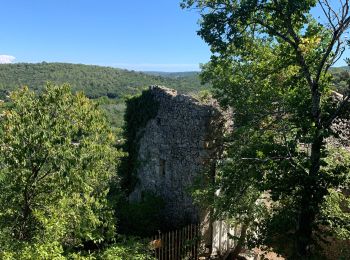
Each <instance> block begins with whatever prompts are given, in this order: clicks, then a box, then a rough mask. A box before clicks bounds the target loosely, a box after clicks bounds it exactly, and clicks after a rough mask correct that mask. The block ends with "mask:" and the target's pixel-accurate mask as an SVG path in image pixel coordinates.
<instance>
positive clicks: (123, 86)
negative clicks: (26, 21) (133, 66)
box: [0, 62, 203, 98]
mask: <svg viewBox="0 0 350 260" xmlns="http://www.w3.org/2000/svg"><path fill="white" fill-rule="evenodd" d="M47 81H50V82H53V83H55V84H63V83H69V84H70V85H71V86H72V89H73V91H83V92H84V94H85V95H86V96H87V97H89V98H98V97H103V96H106V97H109V98H122V97H124V96H126V95H133V94H137V93H140V91H141V90H142V89H143V88H144V87H148V86H150V85H163V86H168V87H171V88H174V89H176V90H178V91H180V92H191V91H194V92H196V91H198V90H199V89H201V88H203V87H202V86H201V84H200V82H199V79H198V75H197V74H194V76H193V77H186V76H181V77H176V78H173V77H161V76H154V75H149V74H145V73H142V72H136V71H128V70H123V69H117V68H111V67H100V66H92V65H82V64H69V63H46V62H43V63H37V64H31V63H16V64H0V90H2V91H4V90H5V91H11V90H15V89H18V87H21V86H23V85H26V86H29V88H30V89H33V90H41V89H43V88H44V87H45V85H46V82H47ZM0 98H1V97H0Z"/></svg>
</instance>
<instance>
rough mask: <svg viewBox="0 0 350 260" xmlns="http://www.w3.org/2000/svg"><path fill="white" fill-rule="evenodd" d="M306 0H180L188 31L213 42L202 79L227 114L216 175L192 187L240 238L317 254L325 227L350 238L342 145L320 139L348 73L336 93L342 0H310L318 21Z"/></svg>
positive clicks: (342, 104) (339, 107)
mask: <svg viewBox="0 0 350 260" xmlns="http://www.w3.org/2000/svg"><path fill="white" fill-rule="evenodd" d="M316 3H317V1H315V0H307V1H305V0H302V1H297V0H293V1H291V0H277V1H270V0H262V1H255V0H243V1H238V0H237V1H236V0H229V1H216V0H213V1H211V0H209V1H208V0H203V1H202V0H185V1H183V7H196V8H198V10H199V11H200V13H201V16H202V19H201V22H200V24H201V28H200V30H199V32H198V33H199V35H200V36H201V37H202V38H203V39H204V40H205V41H206V42H207V43H208V44H209V45H210V46H211V50H212V51H213V55H212V57H211V61H210V62H209V63H208V64H206V65H205V66H204V67H203V74H202V75H203V79H204V80H205V81H207V82H210V83H211V84H212V85H213V87H214V91H215V95H216V96H217V97H218V99H219V100H220V101H221V103H222V104H223V105H225V106H229V107H233V110H234V122H235V131H234V132H233V133H232V136H230V137H231V138H230V139H229V143H228V149H227V151H226V152H227V157H228V158H227V159H226V160H224V161H223V162H222V165H220V167H219V170H218V176H217V179H216V183H215V184H214V185H213V186H212V187H211V186H210V187H208V189H207V190H206V191H205V190H203V189H201V190H198V191H197V193H199V195H200V196H202V197H204V198H206V199H207V201H209V203H210V206H212V207H213V208H214V210H215V211H216V213H217V214H218V215H221V217H222V216H224V217H230V218H232V219H233V220H234V221H236V222H238V223H241V224H242V225H243V227H245V229H244V230H245V231H247V232H248V233H246V234H242V235H244V236H245V235H249V234H250V236H247V238H244V240H245V241H246V242H247V243H248V242H250V243H252V244H250V246H272V247H274V249H275V250H276V251H277V252H279V253H282V254H283V255H284V256H285V257H287V258H291V259H310V258H311V257H316V259H317V258H319V257H321V256H320V255H318V256H317V255H316V254H321V253H322V252H321V251H320V250H318V249H316V248H317V246H318V245H320V244H321V243H322V242H323V241H324V240H325V239H328V238H329V236H330V235H333V236H336V237H338V238H339V239H349V238H350V237H349V234H350V233H349V231H350V228H349V225H348V220H349V212H350V211H349V206H350V205H349V200H348V199H347V197H346V196H345V195H344V194H343V192H345V191H346V189H348V188H349V179H350V178H349V177H350V172H349V167H350V164H349V162H350V161H349V158H350V154H349V151H348V150H346V149H345V148H343V147H339V146H336V147H335V146H333V145H331V144H330V142H329V140H330V139H337V138H338V137H339V135H338V134H339V133H338V132H337V131H335V130H334V128H333V127H332V124H333V123H334V122H336V121H337V120H343V119H345V118H346V117H347V116H348V115H349V109H350V104H349V92H350V89H349V82H346V84H344V88H343V89H342V92H343V93H344V96H343V97H339V96H338V95H335V94H334V93H333V92H332V89H333V82H332V76H331V75H330V73H329V69H330V67H331V66H332V65H333V64H334V62H335V61H336V60H337V59H338V58H339V57H340V56H341V54H342V50H343V49H344V48H345V46H344V43H345V41H344V38H343V33H344V31H346V30H347V29H348V27H349V23H350V16H349V8H348V4H349V3H348V1H344V2H343V6H342V7H343V9H342V10H341V12H340V13H339V14H338V16H337V18H338V20H337V19H336V18H334V16H333V14H334V13H335V12H336V11H337V10H338V7H334V8H333V9H332V5H330V4H329V2H328V1H318V3H319V4H321V5H322V6H321V7H320V8H321V10H322V8H324V10H325V16H326V19H328V20H327V22H328V24H327V25H322V24H320V23H319V22H318V21H316V20H315V19H314V18H312V17H311V15H310V14H309V13H310V9H311V8H313V7H314V6H315V5H316ZM327 10H329V11H327ZM217 190H219V191H220V192H216V194H217V195H216V196H214V198H212V199H210V195H213V194H214V192H215V191H217ZM335 194H336V195H335ZM343 195H344V196H345V197H344V196H343ZM208 197H209V199H208ZM330 202H331V204H332V206H330V205H329V203H330ZM249 230H250V232H249ZM247 243H246V245H247ZM248 245H249V243H248Z"/></svg>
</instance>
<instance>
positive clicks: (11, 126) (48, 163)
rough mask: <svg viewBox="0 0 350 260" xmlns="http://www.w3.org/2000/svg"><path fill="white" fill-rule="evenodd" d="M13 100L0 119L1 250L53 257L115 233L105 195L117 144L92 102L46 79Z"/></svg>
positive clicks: (23, 255) (1, 254) (2, 254)
mask: <svg viewBox="0 0 350 260" xmlns="http://www.w3.org/2000/svg"><path fill="white" fill-rule="evenodd" d="M10 101H11V105H10V107H5V108H4V110H3V111H2V115H1V121H0V128H1V130H0V133H1V137H0V158H1V160H0V190H1V193H0V257H1V258H6V255H7V256H10V255H11V254H13V257H14V258H16V259H26V255H28V257H27V258H31V257H32V258H36V259H49V258H50V259H53V258H55V257H56V256H57V257H58V258H59V256H60V254H61V253H62V252H63V249H65V250H69V249H70V248H76V247H79V246H82V245H84V243H87V242H89V243H91V242H93V243H101V242H103V241H106V240H108V239H112V238H113V236H114V221H113V212H112V211H111V209H110V208H109V207H108V205H107V200H106V195H107V193H108V190H109V184H110V181H111V179H112V177H113V176H114V175H115V169H116V163H117V162H118V156H119V152H118V151H117V150H116V149H115V148H114V136H113V134H112V132H111V130H110V128H109V126H108V124H107V122H106V119H105V117H104V116H103V114H102V113H101V111H100V110H99V109H98V108H97V105H96V104H94V103H92V102H91V101H89V100H88V99H87V98H86V97H85V96H84V95H83V94H82V93H77V94H74V95H73V94H72V93H71V89H70V87H69V86H68V85H62V86H53V85H50V84H49V85H47V87H46V88H45V89H44V90H43V91H42V93H41V94H40V95H37V94H35V93H34V92H32V91H29V90H28V88H23V89H22V90H19V91H16V92H12V93H11V95H10ZM11 252H12V253H11Z"/></svg>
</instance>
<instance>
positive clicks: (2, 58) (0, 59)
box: [0, 55, 16, 64]
mask: <svg viewBox="0 0 350 260" xmlns="http://www.w3.org/2000/svg"><path fill="white" fill-rule="evenodd" d="M15 59H16V58H15V57H13V56H11V55H0V64H5V63H12V62H14V60H15Z"/></svg>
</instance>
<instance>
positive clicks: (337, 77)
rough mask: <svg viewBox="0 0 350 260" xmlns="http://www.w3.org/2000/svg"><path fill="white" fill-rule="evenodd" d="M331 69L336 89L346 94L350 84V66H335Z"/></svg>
mask: <svg viewBox="0 0 350 260" xmlns="http://www.w3.org/2000/svg"><path fill="white" fill-rule="evenodd" d="M330 71H331V73H332V74H333V82H334V88H335V90H337V91H338V92H340V93H342V94H344V93H345V92H346V91H347V89H348V85H349V83H348V81H349V79H350V73H349V72H350V68H349V67H348V66H344V67H333V68H331V70H330Z"/></svg>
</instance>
